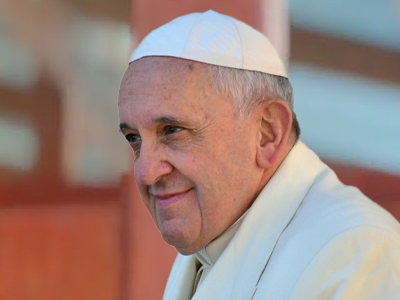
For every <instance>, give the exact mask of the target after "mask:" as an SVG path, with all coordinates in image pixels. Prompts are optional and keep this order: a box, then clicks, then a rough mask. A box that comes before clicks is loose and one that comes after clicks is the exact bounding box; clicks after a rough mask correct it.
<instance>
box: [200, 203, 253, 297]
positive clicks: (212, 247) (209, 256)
mask: <svg viewBox="0 0 400 300" xmlns="http://www.w3.org/2000/svg"><path fill="white" fill-rule="evenodd" d="M246 214H247V211H246V212H245V213H244V214H243V215H242V216H241V217H240V218H239V219H237V220H236V222H235V223H233V224H232V225H231V226H230V227H229V228H228V229H227V230H225V231H224V232H223V233H222V234H221V235H220V236H218V237H217V238H216V239H214V240H213V241H212V242H211V243H209V244H208V245H207V246H206V247H204V248H203V249H201V250H200V251H199V252H197V253H195V254H194V256H195V257H196V259H197V260H198V263H199V264H200V267H199V270H198V271H197V275H196V277H195V280H194V286H193V294H194V293H195V292H196V289H197V287H198V286H200V285H201V284H202V282H203V280H204V279H205V278H206V277H207V275H208V273H209V272H210V271H211V268H212V267H213V266H214V264H215V262H216V261H217V260H218V258H219V257H220V256H221V254H222V252H224V250H225V248H226V246H228V244H229V242H230V241H231V239H232V238H233V236H234V235H235V233H236V231H237V230H238V229H239V226H240V224H241V223H242V220H243V218H244V217H245V215H246Z"/></svg>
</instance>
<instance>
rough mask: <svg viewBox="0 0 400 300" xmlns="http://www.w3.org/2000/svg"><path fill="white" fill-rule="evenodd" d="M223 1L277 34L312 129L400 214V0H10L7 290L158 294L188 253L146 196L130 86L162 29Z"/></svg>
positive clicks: (1, 79) (306, 131)
mask: <svg viewBox="0 0 400 300" xmlns="http://www.w3.org/2000/svg"><path fill="white" fill-rule="evenodd" d="M208 9H214V10H216V11H218V12H221V13H225V14H229V15H231V16H233V17H235V18H237V19H240V20H242V21H244V22H246V23H248V24H250V25H251V26H253V27H254V28H257V29H258V30H260V31H262V32H263V33H264V34H265V35H267V36H268V37H269V38H270V40H271V41H272V43H273V44H274V45H275V47H276V48H277V49H278V52H279V53H280V55H281V57H282V58H283V59H284V61H285V62H286V64H287V65H288V69H289V76H290V79H291V81H292V84H293V86H294V92H295V111H296V113H297V115H298V119H299V122H300V126H301V128H302V136H301V139H302V140H303V141H304V142H305V143H306V144H307V145H308V146H309V147H310V148H311V149H313V150H314V151H315V152H317V154H319V155H320V156H321V157H322V159H323V160H324V161H326V162H327V163H328V164H329V165H330V166H331V167H332V168H333V169H335V171H337V173H338V175H339V177H340V178H341V179H342V181H344V182H345V183H347V184H351V185H355V186H358V187H359V188H360V189H361V190H362V191H363V192H364V193H365V194H366V195H368V196H369V197H371V198H372V199H373V200H374V201H376V202H378V203H379V204H381V205H382V206H384V207H385V208H386V209H388V210H389V211H390V212H392V214H394V215H395V217H396V218H398V219H400V150H399V149H400V122H399V119H398V118H399V117H400V1H398V0H346V1H344V0H342V1H341V0H291V1H288V2H285V1H282V0H235V1H232V0H190V1H188V0H112V1H111V0H58V1H54V0H17V1H16V0H1V1H0V299H4V300H36V299H38V300H39V299H40V300H47V299H49V300H50V299H51V300H55V299H56V300H72V299H73V300H80V299H82V300H83V299H85V300H91V299H93V300H103V299H104V300H115V299H121V300H133V299H135V300H142V299H150V300H152V299H154V300H155V299H161V298H162V293H163V289H164V286H165V283H166V280H167V277H168V273H169V270H170V268H171V265H172V263H173V260H174V258H175V256H176V251H175V249H173V248H172V247H170V246H168V245H166V244H165V243H164V242H163V241H162V239H161V236H160V234H159V233H158V231H157V229H156V228H155V225H154V224H153V221H152V220H151V218H150V216H149V214H148V213H147V211H146V209H145V207H144V205H143V204H142V202H141V200H140V198H139V196H138V193H137V191H136V188H135V185H134V180H133V177H132V157H131V154H130V149H129V147H128V146H127V145H126V144H125V142H124V140H123V138H122V135H121V134H120V133H118V125H119V124H118V115H117V99H118V89H119V83H120V80H121V78H122V75H123V73H124V70H125V68H126V66H127V63H128V61H129V56H130V53H131V51H132V50H133V49H134V47H135V45H137V44H138V43H139V42H140V40H141V39H142V38H143V37H144V36H145V35H146V34H147V33H149V32H150V31H151V30H153V29H155V28H157V27H158V26H161V25H162V24H164V23H166V22H168V21H170V20H172V19H173V18H175V17H178V16H180V15H183V14H187V13H191V12H198V11H206V10H208Z"/></svg>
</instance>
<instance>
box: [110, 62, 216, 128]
mask: <svg viewBox="0 0 400 300" xmlns="http://www.w3.org/2000/svg"><path fill="white" fill-rule="evenodd" d="M213 94H215V93H214V90H213V88H212V85H211V81H210V79H209V76H208V71H207V68H206V66H205V65H204V64H202V63H197V62H193V61H189V60H184V59H179V58H170V57H145V58H142V59H140V60H138V61H135V62H133V63H131V64H130V65H129V67H128V69H127V71H126V73H125V75H124V78H123V80H122V83H121V88H120V95H119V101H118V106H119V113H120V119H121V121H123V122H126V123H130V122H135V121H137V120H139V119H140V120H143V119H145V118H148V119H154V118H160V117H163V115H177V114H178V115H182V116H185V115H193V112H196V113H201V112H202V111H205V110H206V108H208V109H211V108H212V107H213V106H215V103H211V98H212V96H213ZM131 125H135V124H131Z"/></svg>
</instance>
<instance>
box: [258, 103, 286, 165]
mask: <svg viewBox="0 0 400 300" xmlns="http://www.w3.org/2000/svg"><path fill="white" fill-rule="evenodd" d="M258 120H259V142H258V145H257V147H258V148H257V156H256V159H257V164H258V166H259V167H261V168H264V169H269V168H272V167H274V166H276V165H277V164H278V163H280V161H281V159H283V158H282V155H283V154H284V152H285V149H286V148H287V147H286V146H287V144H288V139H289V134H290V129H291V126H292V113H291V110H290V108H289V106H288V105H287V104H286V103H285V102H284V101H282V100H268V101H263V102H261V103H260V107H259V119H258Z"/></svg>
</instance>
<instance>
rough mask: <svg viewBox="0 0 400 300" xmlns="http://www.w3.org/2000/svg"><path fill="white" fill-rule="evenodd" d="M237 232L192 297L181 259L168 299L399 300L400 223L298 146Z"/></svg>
mask: <svg viewBox="0 0 400 300" xmlns="http://www.w3.org/2000/svg"><path fill="white" fill-rule="evenodd" d="M235 230H236V232H235V233H234V235H233V237H229V238H228V239H229V240H230V241H228V244H227V245H226V246H224V247H225V249H223V250H222V253H221V254H220V255H219V257H218V258H217V260H216V262H215V263H213V265H212V267H211V268H210V269H209V270H208V271H207V274H206V275H207V276H205V277H204V278H202V281H201V284H199V285H198V286H197V289H196V291H195V293H194V295H193V286H194V283H195V279H196V275H197V268H198V267H199V265H198V264H199V261H198V258H196V255H197V257H198V255H199V254H201V253H198V254H196V255H189V256H183V255H180V254H179V255H178V257H177V259H176V261H175V263H174V266H173V268H172V271H171V274H170V277H169V279H168V283H167V287H166V289H165V293H164V300H189V299H193V300H200V299H201V300H214V299H215V300H233V299H237V300H250V299H253V300H325V299H332V300H333V299H335V300H355V299H360V300H361V299H362V300H372V299H374V300H400V224H399V223H398V222H397V221H396V220H395V219H394V218H393V217H392V216H391V215H390V214H389V213H388V212H386V211H385V210H384V209H382V208H381V207H380V206H378V205H377V204H375V203H374V202H372V201H371V200H369V199H368V198H366V197H365V196H364V195H363V194H362V193H361V192H360V191H359V190H358V189H356V188H354V187H349V186H345V185H343V184H342V183H341V182H340V181H339V180H338V179H337V177H336V175H335V173H334V172H333V171H332V170H331V169H329V167H328V166H326V165H325V164H324V163H323V162H321V161H320V159H319V158H318V156H317V155H316V154H315V153H314V152H312V151H311V150H310V149H308V148H307V147H306V146H305V145H304V144H303V143H302V142H300V141H298V142H297V143H296V145H295V146H294V147H293V149H292V150H291V152H290V153H289V155H288V156H287V157H286V159H285V160H284V161H283V163H282V164H281V166H280V167H279V169H278V170H277V171H276V173H275V174H274V176H273V177H272V178H271V180H270V181H269V182H268V184H267V185H266V186H265V187H264V189H263V190H262V192H261V193H260V195H259V196H258V197H257V199H256V200H255V201H254V203H253V205H252V206H251V207H250V208H249V210H248V211H247V213H246V215H245V216H244V218H242V220H241V224H240V226H238V227H237V228H236V229H235ZM222 236H224V235H222ZM203 250H204V249H203ZM192 296H193V297H192Z"/></svg>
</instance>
